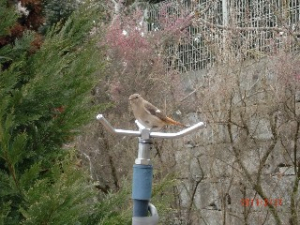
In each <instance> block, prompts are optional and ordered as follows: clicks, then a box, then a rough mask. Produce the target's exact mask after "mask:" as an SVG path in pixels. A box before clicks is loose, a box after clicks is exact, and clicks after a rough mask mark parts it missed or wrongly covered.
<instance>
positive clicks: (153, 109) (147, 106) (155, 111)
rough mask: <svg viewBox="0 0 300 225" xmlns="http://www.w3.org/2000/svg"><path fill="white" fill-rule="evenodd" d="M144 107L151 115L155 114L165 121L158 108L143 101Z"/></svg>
mask: <svg viewBox="0 0 300 225" xmlns="http://www.w3.org/2000/svg"><path fill="white" fill-rule="evenodd" d="M145 109H146V110H147V112H148V113H149V114H151V115H153V116H157V117H158V118H159V119H161V120H163V121H165V120H166V115H165V114H163V113H162V112H161V111H160V110H159V109H158V108H156V107H155V106H154V105H152V104H151V103H150V102H147V101H145Z"/></svg>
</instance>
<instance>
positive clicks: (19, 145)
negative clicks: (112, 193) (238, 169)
mask: <svg viewBox="0 0 300 225" xmlns="http://www.w3.org/2000/svg"><path fill="white" fill-rule="evenodd" d="M6 2H7V1H5V0H0V21H1V22H0V225H2V224H3V225H15V224H35V225H37V224H55V225H56V224H97V223H100V222H99V221H105V216H104V215H103V214H101V215H102V216H99V212H100V211H101V210H102V209H103V203H101V204H95V202H94V201H91V197H92V196H95V192H94V191H93V188H92V187H91V185H89V183H88V180H87V176H86V174H85V173H84V171H83V170H82V169H81V168H78V167H77V166H76V164H75V162H76V152H75V150H74V149H73V150H72V149H68V148H67V147H65V146H66V145H65V144H66V143H69V142H71V141H72V138H73V137H74V135H76V134H78V132H80V127H81V126H82V125H84V124H85V123H87V122H88V121H89V120H91V119H94V117H95V112H96V110H97V109H98V110H99V106H97V107H96V106H92V105H91V101H90V91H91V89H92V87H93V85H94V84H95V79H98V78H97V77H99V75H101V73H102V72H103V70H104V68H103V65H102V63H101V51H100V50H99V49H97V48H95V46H96V45H95V42H94V40H93V38H92V37H91V36H90V35H89V31H90V30H91V28H92V27H93V21H94V20H95V18H97V17H99V15H96V14H95V13H96V12H97V9H94V8H91V7H88V8H86V7H84V6H82V7H80V8H79V9H77V10H76V11H75V12H74V13H73V14H72V15H71V16H70V18H69V19H67V20H66V21H65V23H64V24H61V23H60V24H58V25H57V26H54V27H52V28H51V29H50V30H49V31H48V32H47V33H46V35H45V36H44V37H43V41H42V43H40V44H39V45H38V47H36V46H35V45H34V43H35V40H36V36H37V33H36V32H35V31H29V30H27V31H23V32H22V35H19V36H17V37H14V38H13V34H12V28H13V27H15V25H16V23H17V19H18V15H17V14H16V12H15V8H14V6H9V5H8V4H6ZM98 12H99V11H98ZM95 16H96V17H95ZM100 107H101V106H100ZM102 107H103V106H102ZM114 207H115V206H114ZM110 209H111V208H110ZM108 211H110V210H107V212H108ZM97 215H98V216H97ZM110 217H111V216H110ZM111 221H115V220H114V219H112V220H111ZM118 221H120V220H118ZM102 224H104V223H102ZM106 224H109V223H106ZM110 224H111V223H110ZM115 224H116V223H115ZM120 224H121V223H120ZM122 224H125V223H122Z"/></svg>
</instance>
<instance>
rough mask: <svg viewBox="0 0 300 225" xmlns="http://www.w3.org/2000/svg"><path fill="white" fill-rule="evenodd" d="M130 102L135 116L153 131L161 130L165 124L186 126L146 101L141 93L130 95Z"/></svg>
mask: <svg viewBox="0 0 300 225" xmlns="http://www.w3.org/2000/svg"><path fill="white" fill-rule="evenodd" d="M129 103H130V105H131V107H132V111H133V114H134V116H135V118H136V119H137V120H138V121H139V122H140V123H141V124H142V125H143V126H144V127H146V128H148V129H150V130H152V131H158V130H161V129H162V128H163V127H164V126H165V125H178V126H181V127H186V126H185V125H184V124H182V123H179V122H177V121H175V120H173V119H171V118H170V117H167V116H166V115H165V114H164V113H162V112H161V110H159V109H158V108H157V107H155V106H154V105H152V104H151V103H150V102H148V101H146V100H145V99H143V98H142V96H140V95H139V94H133V95H130V96H129Z"/></svg>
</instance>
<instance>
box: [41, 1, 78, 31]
mask: <svg viewBox="0 0 300 225" xmlns="http://www.w3.org/2000/svg"><path fill="white" fill-rule="evenodd" d="M44 5H45V22H46V23H45V25H44V26H43V27H42V31H43V32H45V31H47V30H48V29H49V28H51V27H52V26H53V24H56V23H58V22H62V21H65V20H67V18H68V17H69V16H70V15H71V14H72V13H73V12H74V10H76V8H77V7H78V1H76V0H65V1H61V0H50V1H49V0H45V1H44Z"/></svg>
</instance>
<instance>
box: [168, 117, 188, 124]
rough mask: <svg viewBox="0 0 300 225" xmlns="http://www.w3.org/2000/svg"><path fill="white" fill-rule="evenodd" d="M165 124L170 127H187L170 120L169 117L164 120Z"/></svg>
mask: <svg viewBox="0 0 300 225" xmlns="http://www.w3.org/2000/svg"><path fill="white" fill-rule="evenodd" d="M165 122H166V124H171V125H177V126H181V127H187V126H186V125H184V124H182V123H179V122H177V121H175V120H173V119H171V118H170V117H167V116H166V120H165Z"/></svg>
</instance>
